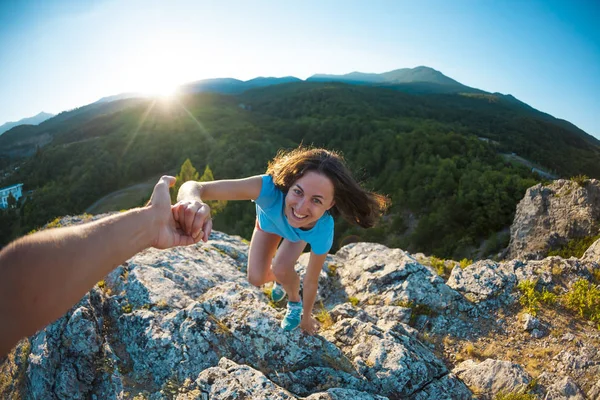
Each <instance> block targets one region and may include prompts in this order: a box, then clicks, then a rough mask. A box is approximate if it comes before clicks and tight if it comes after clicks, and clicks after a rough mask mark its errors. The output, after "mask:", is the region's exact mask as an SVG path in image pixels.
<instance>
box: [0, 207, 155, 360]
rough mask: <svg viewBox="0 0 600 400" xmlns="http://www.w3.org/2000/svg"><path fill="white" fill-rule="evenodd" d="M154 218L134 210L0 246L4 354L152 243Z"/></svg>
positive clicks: (0, 334) (0, 350) (0, 337)
mask: <svg viewBox="0 0 600 400" xmlns="http://www.w3.org/2000/svg"><path fill="white" fill-rule="evenodd" d="M152 224H153V219H152V216H151V214H150V212H149V211H148V210H147V209H136V210H131V211H128V212H125V213H122V214H119V215H116V216H112V217H108V218H104V219H102V220H99V221H96V222H93V223H89V224H84V225H80V226H74V227H67V228H59V229H52V230H48V231H43V232H39V233H36V234H33V235H30V236H27V237H24V238H22V239H20V240H17V241H16V242H14V243H12V244H10V245H9V246H8V247H6V248H5V249H3V250H2V252H0V321H2V324H0V325H2V326H0V354H3V353H5V352H6V351H8V349H7V348H4V346H5V344H7V343H13V341H14V340H18V339H19V338H21V337H23V336H26V335H30V334H33V333H34V332H35V331H36V330H38V329H40V328H42V327H43V326H45V325H46V324H48V323H49V322H51V321H53V320H55V319H56V318H58V317H60V316H61V315H62V314H64V312H66V311H67V310H68V309H69V308H70V307H72V305H73V304H75V303H76V302H77V301H78V300H79V299H81V297H83V295H84V294H85V293H86V292H87V291H89V290H90V289H91V288H92V287H93V286H94V284H95V283H96V282H98V281H99V280H101V279H102V278H103V277H104V276H106V274H108V272H110V271H111V270H112V269H113V268H115V267H116V266H117V265H119V264H121V263H123V262H124V261H125V260H126V259H128V258H129V257H131V256H132V255H134V254H136V253H137V252H139V251H141V250H143V249H144V248H147V247H149V246H151V244H152V243H151V242H152V236H151V235H152V233H153V225H152Z"/></svg>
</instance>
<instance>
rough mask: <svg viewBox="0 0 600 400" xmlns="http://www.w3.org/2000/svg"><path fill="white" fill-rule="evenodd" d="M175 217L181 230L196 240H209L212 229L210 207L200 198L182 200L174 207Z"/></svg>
mask: <svg viewBox="0 0 600 400" xmlns="http://www.w3.org/2000/svg"><path fill="white" fill-rule="evenodd" d="M172 212H173V218H174V219H175V221H176V222H177V223H178V224H179V226H180V228H181V230H182V231H183V232H184V233H185V234H186V235H190V236H191V237H192V238H193V239H194V240H197V239H202V240H203V241H204V242H206V241H208V236H209V235H210V232H211V231H212V219H211V217H210V207H209V206H208V205H207V204H205V203H203V202H202V201H201V200H200V199H198V200H181V201H179V202H177V204H175V205H174V206H173V207H172Z"/></svg>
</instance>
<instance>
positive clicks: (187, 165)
mask: <svg viewBox="0 0 600 400" xmlns="http://www.w3.org/2000/svg"><path fill="white" fill-rule="evenodd" d="M206 168H208V166H207V167H206ZM205 173H206V171H205ZM210 174H211V177H212V172H211V173H210ZM199 176H200V174H198V171H197V170H196V168H194V166H193V165H192V162H191V161H190V159H189V158H188V159H186V160H185V161H184V162H183V164H181V170H180V171H179V174H178V175H177V176H176V178H177V181H175V184H174V185H173V187H171V201H172V202H173V203H175V202H176V201H177V192H179V188H180V187H181V185H183V184H184V182H187V181H197V180H198V177H199ZM203 176H204V175H203ZM210 180H213V179H210Z"/></svg>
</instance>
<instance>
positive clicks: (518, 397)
mask: <svg viewBox="0 0 600 400" xmlns="http://www.w3.org/2000/svg"><path fill="white" fill-rule="evenodd" d="M535 399H537V397H536V396H535V395H534V394H531V393H521V392H511V393H504V392H500V393H498V394H497V395H496V397H495V398H494V400H535Z"/></svg>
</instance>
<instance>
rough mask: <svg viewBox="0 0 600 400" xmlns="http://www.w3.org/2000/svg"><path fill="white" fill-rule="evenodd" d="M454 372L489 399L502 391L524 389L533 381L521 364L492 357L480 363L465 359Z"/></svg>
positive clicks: (509, 391) (508, 391)
mask: <svg viewBox="0 0 600 400" xmlns="http://www.w3.org/2000/svg"><path fill="white" fill-rule="evenodd" d="M452 372H453V373H454V374H456V376H458V377H459V378H460V379H461V380H462V381H463V382H465V383H466V384H467V385H468V386H469V387H470V388H477V390H478V391H481V392H482V394H483V395H485V396H486V398H488V399H490V398H493V397H494V396H496V395H497V394H498V393H500V392H504V393H511V392H517V391H519V390H523V389H525V388H526V387H527V385H528V384H529V382H531V377H530V376H529V375H528V374H527V372H525V370H523V367H521V366H520V365H519V364H515V363H512V362H510V361H499V360H493V359H491V358H488V359H487V360H485V361H483V362H481V363H479V364H477V363H475V362H474V361H473V360H467V361H463V362H462V363H460V364H459V365H458V366H457V367H456V368H454V370H453V371H452Z"/></svg>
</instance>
